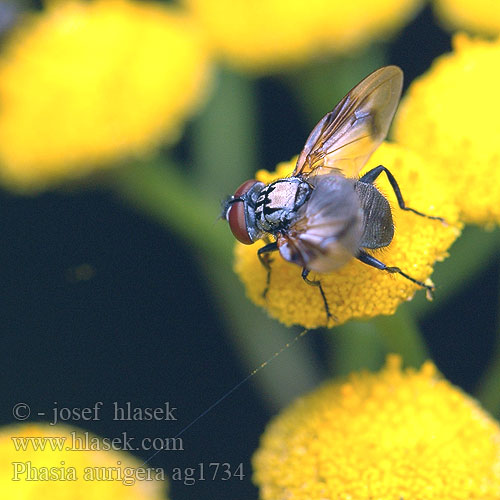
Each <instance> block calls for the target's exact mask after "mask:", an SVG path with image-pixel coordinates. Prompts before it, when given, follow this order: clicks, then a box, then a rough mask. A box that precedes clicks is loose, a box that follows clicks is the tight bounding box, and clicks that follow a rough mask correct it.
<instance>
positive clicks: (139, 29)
mask: <svg viewBox="0 0 500 500" xmlns="http://www.w3.org/2000/svg"><path fill="white" fill-rule="evenodd" d="M51 5H53V6H52V8H50V9H49V10H48V11H47V12H46V13H43V14H40V15H38V16H33V17H32V18H31V19H30V20H29V22H25V23H24V24H22V25H21V27H20V28H19V29H18V30H17V31H16V32H15V33H14V34H13V36H12V37H11V38H10V39H9V41H8V43H7V46H6V47H5V49H4V51H3V54H2V55H1V56H0V178H3V181H4V182H5V183H7V184H8V185H10V186H12V187H15V188H18V189H40V188H43V187H45V186H46V185H50V184H53V183H56V182H59V181H61V180H63V179H65V178H76V177H80V176H83V175H84V174H86V173H87V172H89V171H92V170H94V169H96V168H98V167H101V166H103V165H110V164H113V163H116V162H118V161H120V160H124V159H127V158H130V157H132V156H134V155H142V154H144V153H146V152H148V151H150V150H152V149H154V148H156V147H157V146H158V144H159V143H160V142H162V141H174V140H175V139H176V138H177V137H178V135H179V132H180V127H181V125H182V123H183V121H184V120H185V118H186V116H187V115H188V114H190V113H191V112H192V111H193V110H194V109H195V108H196V107H197V106H198V104H199V102H200V98H201V96H202V94H203V93H204V87H205V84H206V81H207V69H208V67H207V59H206V56H207V54H206V49H205V44H204V42H203V41H202V39H201V37H200V34H199V32H198V30H197V29H196V28H195V27H194V25H193V23H192V21H191V20H189V19H188V18H187V17H186V16H184V15H181V14H180V13H179V12H178V11H176V10H173V9H167V8H166V7H164V6H162V5H161V4H155V3H150V2H133V1H129V0H106V1H104V0H95V1H93V2H83V1H74V0H70V1H67V2H54V3H53V4H51Z"/></svg>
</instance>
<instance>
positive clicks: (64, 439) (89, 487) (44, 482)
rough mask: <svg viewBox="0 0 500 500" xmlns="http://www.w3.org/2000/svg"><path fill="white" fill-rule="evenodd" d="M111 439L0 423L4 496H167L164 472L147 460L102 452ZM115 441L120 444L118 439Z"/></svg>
mask: <svg viewBox="0 0 500 500" xmlns="http://www.w3.org/2000/svg"><path fill="white" fill-rule="evenodd" d="M110 443H111V441H110V440H108V441H107V442H106V441H105V440H103V438H99V437H97V436H95V435H93V434H91V433H87V432H84V431H82V430H81V429H77V428H74V427H68V426H65V425H56V426H50V425H48V424H21V425H12V426H8V427H3V428H0V491H1V492H2V498H5V499H12V500H14V499H15V500H40V499H47V500H67V499H71V500H163V499H165V500H166V498H167V496H166V482H165V481H163V478H164V477H165V476H164V472H163V471H162V470H161V469H158V468H151V469H149V472H147V469H148V467H149V466H148V465H147V464H142V461H139V460H138V459H135V458H134V457H132V456H131V455H129V454H128V453H125V452H123V451H119V452H118V451H103V449H105V448H106V447H107V449H108V450H109V447H110ZM122 445H123V442H122ZM36 446H38V448H37V449H35V447H36ZM114 446H115V447H116V448H117V449H120V446H121V445H120V441H119V440H118V441H114ZM23 447H25V449H24V448H23ZM59 448H60V449H59ZM148 474H149V476H148Z"/></svg>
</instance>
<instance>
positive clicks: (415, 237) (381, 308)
mask: <svg viewBox="0 0 500 500" xmlns="http://www.w3.org/2000/svg"><path fill="white" fill-rule="evenodd" d="M380 164H383V165H385V166H386V167H387V168H388V169H389V170H390V171H391V172H392V173H393V175H394V176H395V178H396V180H397V182H398V184H399V187H400V189H401V192H402V195H403V198H404V200H405V203H406V205H407V206H409V207H411V208H414V209H416V210H419V211H421V212H423V213H425V214H427V215H432V216H441V217H444V218H445V219H446V221H447V223H448V225H445V224H443V223H441V222H439V221H436V220H430V219H426V218H423V217H420V216H418V215H415V214H413V213H411V212H406V211H402V210H401V209H400V208H399V206H398V204H397V200H396V197H395V195H394V191H393V190H392V188H391V187H390V184H389V182H388V180H387V178H386V177H385V176H384V175H383V174H382V175H381V176H380V177H379V178H378V179H377V181H376V182H375V184H376V186H377V187H378V188H379V189H380V191H381V192H382V193H383V194H384V195H385V196H386V197H387V199H388V200H389V203H390V205H391V207H392V215H393V219H394V225H395V236H394V238H393V240H392V242H391V244H390V245H389V246H388V247H385V248H384V249H380V250H375V251H372V253H373V255H374V256H376V257H377V258H378V259H379V260H381V261H382V262H383V263H384V264H386V265H387V266H397V267H399V268H400V269H401V270H402V271H403V272H405V273H406V274H408V275H410V276H411V277H412V278H415V279H417V280H420V281H423V282H425V281H426V280H428V278H429V276H430V275H431V273H432V267H433V265H434V263H435V262H436V261H439V260H443V259H444V258H445V257H446V256H447V249H448V247H449V246H450V245H451V244H452V242H453V241H454V240H455V238H456V237H457V235H458V233H459V230H458V228H457V226H456V222H457V210H456V207H455V205H454V204H453V203H452V202H451V200H450V192H449V187H448V186H446V185H444V186H443V185H439V184H438V183H436V182H435V178H434V176H433V175H432V174H433V170H434V169H435V166H434V165H432V164H431V163H429V162H426V161H424V160H422V158H420V157H419V156H417V155H416V154H415V153H412V152H411V151H408V150H406V149H404V148H402V147H400V146H398V145H396V144H389V143H384V144H382V146H381V147H380V148H378V150H377V151H376V152H375V154H374V155H373V156H372V158H371V159H370V161H369V162H368V164H367V165H366V166H365V168H364V169H363V171H362V172H361V174H362V173H364V172H366V171H368V170H370V169H371V168H373V167H375V166H377V165H380ZM294 166H295V161H291V162H288V163H282V164H280V165H279V166H278V168H277V171H276V172H273V173H269V172H267V171H259V172H258V173H257V179H258V180H260V181H262V182H265V183H269V182H271V181H272V180H274V179H276V178H280V177H286V176H288V175H290V174H291V172H292V171H293V168H294ZM259 246H263V243H257V244H255V245H243V244H240V243H237V245H236V262H235V270H236V272H237V273H238V274H239V276H240V278H241V280H242V281H243V283H244V284H245V286H246V290H247V294H248V296H249V297H250V298H251V300H253V301H254V302H255V303H256V304H259V305H261V306H263V307H265V308H266V309H267V311H268V312H269V314H270V315H271V316H273V317H275V318H277V319H279V320H280V321H281V322H282V323H284V324H286V325H291V324H300V325H303V326H305V327H306V328H315V327H318V326H323V325H325V322H326V314H325V308H324V304H323V300H322V298H321V294H320V292H319V290H318V288H317V287H314V286H310V285H308V284H306V283H305V282H304V281H303V279H302V277H301V269H300V267H298V266H297V265H295V264H291V263H289V262H287V261H285V260H284V259H283V258H282V257H281V256H280V255H279V254H278V253H277V252H276V253H274V254H271V255H272V263H271V275H270V286H269V290H268V292H267V295H266V297H264V296H263V292H264V290H265V289H266V279H267V271H266V270H265V268H264V267H263V266H262V264H261V263H260V262H259V259H258V257H257V249H258V247H259ZM310 279H319V280H320V281H321V285H322V287H323V290H324V292H325V296H326V300H327V302H328V305H329V308H330V311H331V313H332V314H333V316H334V317H333V318H332V319H331V321H330V325H329V326H332V325H333V324H340V323H344V322H345V321H347V320H349V319H351V318H368V317H372V316H376V315H379V314H392V313H394V311H395V310H396V308H397V306H398V305H399V304H400V303H401V302H404V301H407V300H410V299H411V298H412V297H413V295H414V293H415V291H416V290H418V289H419V287H418V286H417V285H415V284H414V283H412V282H411V281H409V280H407V279H405V278H403V277H402V276H400V275H394V274H392V275H391V274H389V273H387V272H384V271H380V270H378V269H375V268H373V267H370V266H368V265H366V264H363V263H361V262H360V261H358V260H357V259H355V258H354V257H353V258H352V260H351V261H350V262H348V263H347V264H346V265H345V266H344V267H341V268H340V269H339V270H337V271H335V272H332V273H328V274H316V273H311V274H310ZM437 293H439V290H438V291H437Z"/></svg>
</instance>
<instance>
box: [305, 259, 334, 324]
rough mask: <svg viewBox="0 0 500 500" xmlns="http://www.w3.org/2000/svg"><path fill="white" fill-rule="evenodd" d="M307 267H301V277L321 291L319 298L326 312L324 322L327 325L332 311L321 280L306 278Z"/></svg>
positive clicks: (307, 274) (307, 273)
mask: <svg viewBox="0 0 500 500" xmlns="http://www.w3.org/2000/svg"><path fill="white" fill-rule="evenodd" d="M309 273H310V271H309V269H306V268H305V267H304V268H302V279H303V280H304V281H305V282H306V283H307V284H308V285H311V286H317V287H318V288H319V293H321V298H322V299H323V305H324V306H325V312H326V324H327V326H328V321H329V320H330V318H332V317H333V316H332V313H331V312H330V307H329V306H328V301H327V300H326V296H325V292H324V290H323V287H322V286H321V281H319V280H310V279H309V278H308V276H309Z"/></svg>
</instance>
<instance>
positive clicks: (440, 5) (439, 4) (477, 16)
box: [434, 0, 500, 35]
mask: <svg viewBox="0 0 500 500" xmlns="http://www.w3.org/2000/svg"><path fill="white" fill-rule="evenodd" d="M434 10H435V12H436V14H437V16H438V17H439V19H440V20H441V21H442V22H443V24H444V25H445V26H446V27H447V28H449V29H450V30H453V29H457V28H460V29H465V30H467V31H471V32H474V33H480V34H484V35H498V34H499V33H500V3H499V2H498V1H497V0H434Z"/></svg>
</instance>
